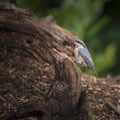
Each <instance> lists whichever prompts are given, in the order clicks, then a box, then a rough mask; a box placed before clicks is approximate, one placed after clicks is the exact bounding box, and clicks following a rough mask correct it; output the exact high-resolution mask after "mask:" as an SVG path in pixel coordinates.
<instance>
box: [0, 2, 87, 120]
mask: <svg viewBox="0 0 120 120" xmlns="http://www.w3.org/2000/svg"><path fill="white" fill-rule="evenodd" d="M69 39H73V40H74V39H77V37H76V36H74V35H73V34H72V33H70V32H69V31H67V30H65V29H63V28H61V27H60V26H58V25H57V24H56V22H55V20H54V19H53V18H52V17H51V16H49V17H46V18H44V19H38V18H37V17H35V16H33V15H32V13H31V12H30V11H28V10H24V9H20V8H17V7H15V6H14V5H13V4H8V3H7V4H5V3H4V4H3V3H0V56H1V57H0V104H1V105H0V107H1V108H0V111H2V113H0V117H1V119H8V120H12V119H13V120H16V119H19V118H24V119H25V118H26V117H30V116H32V117H36V119H38V120H41V119H43V120H50V119H51V120H59V119H64V120H65V119H70V120H73V119H74V120H75V119H76V120H78V119H81V118H82V117H80V116H81V114H80V113H82V111H81V110H83V109H81V108H84V110H83V111H87V110H88V106H87V104H84V103H87V102H86V100H85V99H86V98H85V96H83V95H82V96H83V97H80V96H81V92H82V86H81V75H82V74H81V71H80V69H79V68H78V67H77V66H76V64H75V63H74V55H73V49H74V45H73V44H72V43H70V42H69ZM83 98H84V99H83ZM84 100H85V102H83V101H84ZM80 102H81V103H82V104H80ZM83 105H84V107H81V106H83ZM85 108H86V109H85ZM80 109H81V110H80ZM26 119H27V118H26ZM32 119H34V118H32Z"/></svg>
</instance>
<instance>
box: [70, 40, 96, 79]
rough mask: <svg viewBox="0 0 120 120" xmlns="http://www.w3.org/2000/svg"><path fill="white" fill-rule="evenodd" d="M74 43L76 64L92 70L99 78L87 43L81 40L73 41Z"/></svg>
mask: <svg viewBox="0 0 120 120" xmlns="http://www.w3.org/2000/svg"><path fill="white" fill-rule="evenodd" d="M72 42H73V43H74V44H75V49H74V55H75V59H76V62H78V63H79V64H81V65H82V66H83V67H85V68H89V69H91V70H92V71H93V72H94V73H95V75H96V76H97V77H98V74H97V72H96V69H95V66H94V62H93V59H92V57H91V55H90V53H89V51H88V49H87V46H86V45H85V43H84V42H83V41H82V40H80V39H77V40H73V41H72Z"/></svg>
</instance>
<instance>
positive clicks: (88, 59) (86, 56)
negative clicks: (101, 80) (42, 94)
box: [78, 48, 98, 76]
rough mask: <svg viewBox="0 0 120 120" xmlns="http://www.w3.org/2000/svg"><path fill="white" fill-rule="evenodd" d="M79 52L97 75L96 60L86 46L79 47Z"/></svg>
mask: <svg viewBox="0 0 120 120" xmlns="http://www.w3.org/2000/svg"><path fill="white" fill-rule="evenodd" d="M78 54H79V55H80V56H81V57H82V58H83V59H84V61H85V62H86V63H87V64H88V67H90V68H91V69H92V71H93V72H94V73H95V74H96V76H98V75H97V72H96V69H95V67H94V62H93V60H92V57H91V55H90V53H89V51H88V50H87V49H86V48H85V49H84V48H79V49H78Z"/></svg>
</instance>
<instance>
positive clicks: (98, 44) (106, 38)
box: [0, 0, 120, 76]
mask: <svg viewBox="0 0 120 120" xmlns="http://www.w3.org/2000/svg"><path fill="white" fill-rule="evenodd" d="M0 1H4V2H6V1H9V0H0ZM17 5H18V6H19V7H22V8H29V9H32V10H33V12H34V14H36V15H37V16H39V17H44V16H47V15H52V16H54V18H55V19H56V21H57V23H58V24H59V25H60V26H62V27H64V28H66V29H68V30H69V31H71V32H73V33H74V34H76V35H77V36H78V37H79V38H80V39H82V40H83V41H84V42H85V43H86V45H87V47H88V49H89V51H90V53H91V56H92V57H93V60H94V63H95V67H96V69H97V72H98V74H99V76H106V75H108V74H110V75H112V76H115V75H118V74H120V61H119V60H120V50H119V48H120V0H18V1H17ZM85 71H86V69H85ZM86 72H88V73H90V74H93V73H91V71H88V70H87V71H86Z"/></svg>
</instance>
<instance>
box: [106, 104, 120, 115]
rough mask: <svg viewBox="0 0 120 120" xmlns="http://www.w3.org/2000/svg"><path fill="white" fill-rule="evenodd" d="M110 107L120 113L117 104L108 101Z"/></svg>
mask: <svg viewBox="0 0 120 120" xmlns="http://www.w3.org/2000/svg"><path fill="white" fill-rule="evenodd" d="M106 104H107V105H108V106H109V107H110V108H112V109H113V110H114V111H115V112H116V113H117V114H119V115H120V110H119V109H118V108H117V106H116V105H115V104H113V103H111V102H108V103H106Z"/></svg>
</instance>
